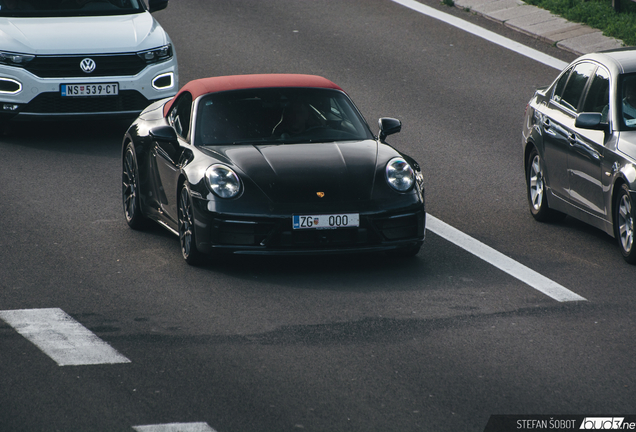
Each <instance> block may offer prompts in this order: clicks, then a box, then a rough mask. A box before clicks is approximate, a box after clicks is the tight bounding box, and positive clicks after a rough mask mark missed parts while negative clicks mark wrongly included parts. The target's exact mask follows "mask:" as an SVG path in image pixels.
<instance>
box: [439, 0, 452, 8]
mask: <svg viewBox="0 0 636 432" xmlns="http://www.w3.org/2000/svg"><path fill="white" fill-rule="evenodd" d="M442 4H443V5H444V6H450V7H453V6H455V1H454V0H442Z"/></svg>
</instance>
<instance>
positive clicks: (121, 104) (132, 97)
mask: <svg viewBox="0 0 636 432" xmlns="http://www.w3.org/2000/svg"><path fill="white" fill-rule="evenodd" d="M148 105H150V101H149V100H148V99H146V98H145V97H144V96H143V95H142V94H141V93H139V92H138V91H136V90H122V91H120V92H119V95H118V96H103V97H62V96H61V95H60V93H41V94H39V95H38V96H37V97H35V98H34V99H33V100H32V101H31V102H29V103H28V104H27V105H26V106H25V107H24V108H23V109H22V110H21V112H24V113H36V114H52V113H61V114H63V113H93V112H95V113H98V112H114V113H116V112H121V111H142V110H143V109H144V108H146V107H147V106H148Z"/></svg>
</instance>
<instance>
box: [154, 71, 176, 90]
mask: <svg viewBox="0 0 636 432" xmlns="http://www.w3.org/2000/svg"><path fill="white" fill-rule="evenodd" d="M173 85H174V82H173V73H172V72H168V73H165V74H161V75H157V76H156V77H154V78H153V80H152V87H153V88H154V89H156V90H165V89H169V88H170V87H172V86H173Z"/></svg>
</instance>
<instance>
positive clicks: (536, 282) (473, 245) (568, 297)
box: [426, 213, 587, 302]
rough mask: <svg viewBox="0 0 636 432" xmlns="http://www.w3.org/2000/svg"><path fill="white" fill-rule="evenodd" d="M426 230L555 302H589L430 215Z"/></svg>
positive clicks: (427, 218)
mask: <svg viewBox="0 0 636 432" xmlns="http://www.w3.org/2000/svg"><path fill="white" fill-rule="evenodd" d="M426 229H428V230H430V231H431V232H433V233H435V234H437V235H438V236H440V237H443V238H445V239H446V240H448V241H450V242H451V243H454V244H456V245H457V246H459V247H461V248H462V249H464V250H466V251H468V252H470V253H472V254H473V255H475V256H477V257H478V258H481V259H482V260H484V261H486V262H487V263H490V264H492V265H493V266H495V267H497V268H498V269H500V270H503V271H504V272H506V273H508V274H509V275H511V276H513V277H515V278H517V279H519V280H520V281H522V282H524V283H526V284H528V285H530V286H531V287H532V288H534V289H536V290H537V291H540V292H542V293H543V294H545V295H547V296H549V297H552V298H553V299H554V300H557V301H560V302H566V301H587V300H586V299H585V298H584V297H581V296H580V295H578V294H576V293H574V292H572V291H570V290H569V289H567V288H565V287H564V286H562V285H559V284H558V283H556V282H554V281H552V280H550V279H548V278H547V277H545V276H543V275H541V274H539V273H537V272H536V271H534V270H532V269H530V268H528V267H526V266H524V265H523V264H520V263H518V262H517V261H515V260H513V259H512V258H510V257H508V256H506V255H504V254H502V253H501V252H498V251H496V250H495V249H493V248H491V247H490V246H488V245H485V244H484V243H482V242H480V241H479V240H476V239H474V238H472V237H470V236H469V235H467V234H464V233H463V232H461V231H459V230H458V229H456V228H453V227H452V226H450V225H448V224H447V223H445V222H442V221H441V220H439V219H437V218H435V217H433V216H431V215H430V214H428V213H427V214H426Z"/></svg>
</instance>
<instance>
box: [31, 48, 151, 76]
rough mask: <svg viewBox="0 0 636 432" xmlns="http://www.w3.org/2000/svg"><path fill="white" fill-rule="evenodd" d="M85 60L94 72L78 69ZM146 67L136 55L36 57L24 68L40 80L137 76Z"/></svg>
mask: <svg viewBox="0 0 636 432" xmlns="http://www.w3.org/2000/svg"><path fill="white" fill-rule="evenodd" d="M85 58H90V59H93V61H95V64H96V67H95V70H94V71H93V72H91V73H86V72H84V71H82V69H81V68H80V62H81V61H82V60H84V59H85ZM145 67H146V62H144V61H143V60H142V59H141V58H139V56H137V54H117V55H77V56H36V57H35V58H34V59H33V60H31V61H30V62H29V63H28V64H27V65H26V67H25V69H26V70H28V71H29V72H31V73H32V74H34V75H37V76H38V77H40V78H66V77H69V78H72V77H82V78H85V77H96V76H98V77H102V76H118V75H125V76H129V75H137V74H138V73H139V72H141V71H142V70H143V69H144V68H145Z"/></svg>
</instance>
